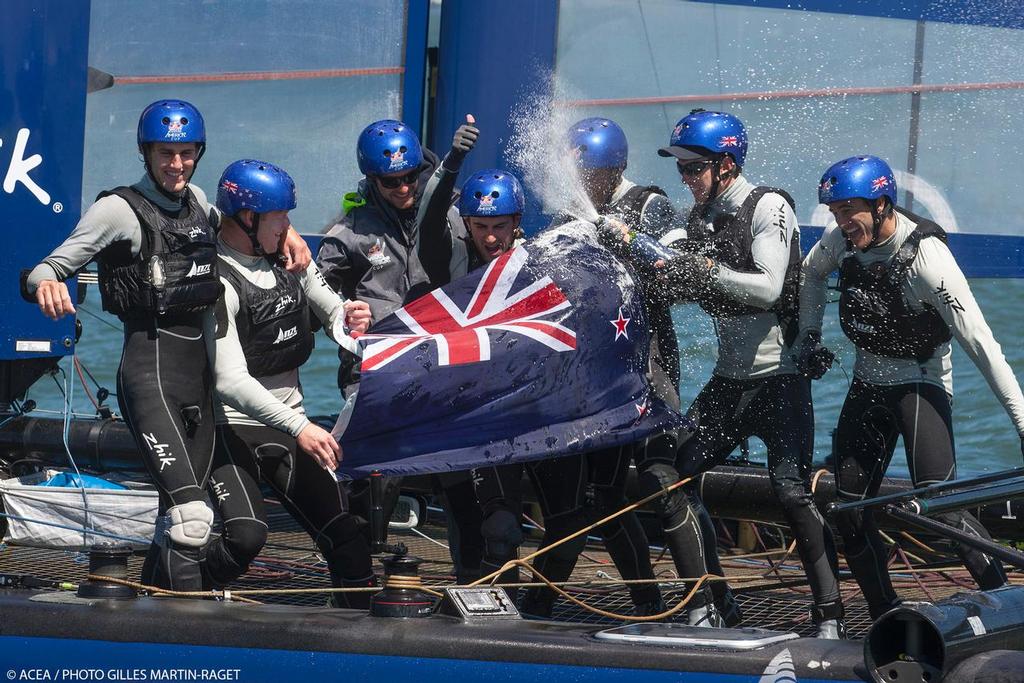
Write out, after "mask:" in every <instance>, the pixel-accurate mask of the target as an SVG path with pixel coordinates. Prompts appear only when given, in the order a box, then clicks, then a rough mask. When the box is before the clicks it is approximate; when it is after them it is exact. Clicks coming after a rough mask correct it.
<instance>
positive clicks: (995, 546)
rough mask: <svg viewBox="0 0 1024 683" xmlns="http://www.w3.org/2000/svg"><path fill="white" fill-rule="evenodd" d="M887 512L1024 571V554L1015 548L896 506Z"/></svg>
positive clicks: (902, 520)
mask: <svg viewBox="0 0 1024 683" xmlns="http://www.w3.org/2000/svg"><path fill="white" fill-rule="evenodd" d="M885 512H886V514H888V515H889V516H891V517H892V518H894V519H897V520H899V521H901V522H904V523H906V524H911V525H913V526H916V527H917V528H919V529H924V530H925V531H931V532H933V533H935V534H936V535H938V536H943V537H946V538H949V539H951V540H953V541H956V542H957V543H962V544H963V545H966V546H970V547H972V548H977V549H978V550H980V551H982V552H983V553H985V554H986V555H991V556H992V557H995V558H998V559H1000V560H1002V561H1003V562H1006V563H1008V564H1012V565H1013V566H1015V567H1020V568H1022V569H1024V553H1022V552H1020V551H1019V550H1014V549H1013V548H1010V547H1008V546H1005V545H1002V544H1001V543H996V542H995V541H990V540H988V539H986V538H982V537H981V536H975V535H974V534H970V533H967V532H966V531H962V530H960V529H957V528H956V527H952V526H950V525H948V524H943V523H942V522H940V521H938V520H937V519H931V518H929V517H924V516H922V515H918V514H915V513H913V512H910V511H909V510H904V509H903V508H900V507H897V506H895V505H887V506H886V507H885Z"/></svg>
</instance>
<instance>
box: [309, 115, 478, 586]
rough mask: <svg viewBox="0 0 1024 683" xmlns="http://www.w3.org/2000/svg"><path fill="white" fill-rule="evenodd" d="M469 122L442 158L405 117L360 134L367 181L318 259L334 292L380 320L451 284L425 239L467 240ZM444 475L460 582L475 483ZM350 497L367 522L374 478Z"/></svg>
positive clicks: (349, 360)
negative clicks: (461, 183) (427, 258)
mask: <svg viewBox="0 0 1024 683" xmlns="http://www.w3.org/2000/svg"><path fill="white" fill-rule="evenodd" d="M471 119H472V117H469V120H468V121H467V123H466V124H464V125H462V126H459V128H458V129H457V130H456V132H455V136H454V139H453V141H452V147H451V150H450V151H449V152H448V154H447V155H446V156H445V158H444V160H443V161H439V160H438V158H437V155H435V154H434V153H433V152H431V151H430V150H428V149H425V148H423V147H421V146H420V141H419V138H418V137H417V136H416V134H415V133H414V132H413V131H412V130H411V129H410V128H409V127H408V126H406V125H405V124H403V123H401V122H399V121H391V120H384V121H377V122H375V123H372V124H370V125H369V126H367V127H366V128H365V129H364V130H363V132H362V133H361V134H360V135H359V140H358V142H357V145H356V157H357V159H358V162H359V170H360V171H361V172H362V173H363V174H364V175H365V177H364V178H363V179H362V180H361V181H359V186H358V188H357V190H356V192H350V193H348V194H346V195H345V197H344V200H343V202H342V214H341V215H340V216H338V217H337V219H336V220H335V221H334V222H333V223H332V225H331V226H330V227H329V228H328V229H327V231H326V233H327V234H326V235H325V236H324V239H323V242H322V243H321V245H320V252H319V253H318V254H317V259H316V262H317V265H318V266H319V267H320V270H321V271H322V272H323V275H324V277H325V278H326V279H327V282H328V284H330V285H331V287H332V288H333V289H334V290H335V291H336V292H338V293H340V294H341V295H342V296H343V297H345V298H347V299H358V300H360V301H365V302H367V303H369V304H370V311H371V313H372V316H373V318H372V319H373V321H374V322H376V321H379V320H381V319H383V318H384V317H386V316H387V315H389V314H390V313H391V312H392V311H394V310H395V309H397V308H399V307H401V306H402V305H403V304H405V303H408V302H410V301H413V300H414V299H417V298H419V297H420V296H422V295H424V294H426V293H427V292H429V291H430V290H432V289H434V288H436V287H439V286H441V285H442V284H444V283H446V282H447V281H448V280H447V277H448V258H447V257H442V258H441V260H440V261H439V262H437V263H433V264H432V263H426V262H424V261H423V260H422V257H421V253H420V250H419V244H420V243H421V240H420V235H422V234H439V233H441V232H442V231H443V230H445V229H446V226H447V225H448V224H449V223H450V224H451V225H452V226H453V227H454V229H455V230H456V232H457V233H458V234H462V224H461V219H460V218H459V215H458V211H457V210H456V209H455V208H454V207H453V206H452V193H453V190H454V189H455V181H456V179H457V177H458V174H459V169H460V167H461V166H462V161H463V159H464V158H465V156H466V154H467V153H468V152H469V151H470V150H471V149H472V148H473V145H474V144H475V143H476V139H477V136H478V134H479V131H478V130H477V129H476V127H475V126H474V125H473V122H472V120H471ZM339 356H340V359H341V364H340V366H339V369H338V386H339V388H340V389H341V392H342V394H343V395H344V396H350V395H351V394H352V392H353V391H355V390H356V388H357V387H358V371H357V359H356V357H355V355H353V354H352V353H349V352H348V351H346V350H345V349H341V350H340V351H339ZM440 479H441V482H442V487H443V488H444V491H445V497H446V498H447V499H448V501H449V504H448V505H446V508H447V511H448V513H449V518H450V520H451V521H453V522H454V524H455V526H454V527H452V528H451V531H452V532H453V534H452V535H450V541H451V548H452V557H453V561H454V563H455V567H456V573H457V575H458V577H459V581H460V582H466V581H471V580H472V579H474V578H476V576H475V572H476V571H477V569H476V567H477V566H478V564H479V554H480V543H479V542H477V537H478V536H479V534H478V533H474V531H473V530H474V528H475V527H476V526H478V524H479V516H478V515H476V514H475V509H474V508H475V505H474V503H473V495H472V485H471V482H470V480H469V477H468V475H466V474H464V473H460V474H453V475H445V476H443V477H440ZM400 482H401V479H400V478H397V477H388V478H387V479H386V489H385V499H386V500H385V516H386V519H390V518H391V514H392V512H393V510H394V506H395V503H396V502H397V500H398V491H399V486H400ZM351 494H352V495H351V503H352V509H353V511H354V512H355V513H356V514H359V515H362V516H364V517H365V516H366V515H367V514H368V509H369V488H368V486H367V484H366V481H365V480H361V481H358V482H355V483H354V484H352V485H351ZM463 548H464V550H465V554H466V555H467V557H466V558H465V559H463V557H462V554H463Z"/></svg>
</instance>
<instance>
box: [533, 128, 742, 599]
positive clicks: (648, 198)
mask: <svg viewBox="0 0 1024 683" xmlns="http://www.w3.org/2000/svg"><path fill="white" fill-rule="evenodd" d="M568 139H569V146H570V149H571V150H572V152H573V158H574V159H575V161H576V168H577V170H578V172H579V176H580V181H581V183H582V185H583V189H584V191H586V193H587V195H588V196H589V197H590V199H591V201H592V202H593V203H594V207H595V209H596V210H597V212H598V214H600V215H602V216H605V215H607V216H614V217H615V218H617V219H619V220H621V221H622V223H624V225H625V227H626V229H627V230H631V231H637V232H640V233H644V234H646V235H649V236H651V237H652V238H653V239H655V240H658V241H660V242H661V243H662V244H668V243H671V242H673V241H675V240H678V239H681V238H683V237H685V235H686V232H685V229H684V226H683V225H682V223H681V221H680V219H679V216H678V215H677V213H676V211H675V209H674V208H673V206H672V203H671V202H670V201H669V199H668V197H666V196H665V192H664V191H663V190H662V189H661V188H659V187H657V186H654V185H638V184H636V183H634V182H632V181H631V180H629V179H628V178H626V177H625V176H624V172H625V170H626V162H627V157H628V151H629V147H628V143H627V141H626V134H625V133H624V132H623V130H622V128H621V127H620V126H619V125H618V124H617V123H615V122H614V121H612V120H611V119H607V118H601V117H593V118H587V119H583V120H582V121H578V122H577V123H575V124H573V126H571V127H570V128H569V132H568ZM638 274H639V273H638ZM640 284H641V285H643V286H644V300H645V302H646V305H647V315H648V320H649V321H650V327H651V355H650V369H649V373H648V376H649V377H650V380H651V383H652V386H653V387H654V389H655V391H657V392H658V393H659V395H660V396H661V397H662V398H663V400H665V401H666V402H667V403H668V404H669V405H672V406H675V407H676V408H677V409H678V408H679V349H678V343H677V340H676V333H675V328H674V326H673V323H672V315H671V313H670V307H671V305H672V304H673V303H674V302H673V301H672V299H671V297H669V296H667V292H666V291H665V288H664V287H661V286H660V283H659V282H656V281H654V280H651V279H649V278H643V277H641V279H640ZM648 285H652V286H648ZM677 447H678V443H677V435H676V433H675V432H670V433H666V434H661V435H658V436H656V437H654V438H650V439H645V440H644V441H642V442H640V443H637V444H632V445H629V446H621V447H617V448H612V449H608V450H604V451H599V452H595V453H589V454H587V457H586V459H587V464H588V479H589V481H590V487H591V489H592V490H593V493H594V496H593V505H592V506H591V508H590V512H591V514H592V516H593V517H594V518H595V519H601V518H604V517H607V516H608V515H610V514H611V513H613V512H616V511H618V510H620V509H622V508H623V507H626V505H627V504H628V500H627V499H626V495H625V490H626V480H627V474H628V472H629V465H630V462H631V460H633V459H640V460H642V459H643V453H645V452H650V453H655V452H662V453H663V455H664V457H665V458H667V459H672V458H674V457H675V456H674V454H675V451H676V449H677ZM599 531H600V533H601V536H602V538H603V540H604V542H605V546H606V547H607V549H608V552H609V554H610V555H611V557H612V559H613V560H614V562H615V565H616V567H617V568H618V570H619V572H620V573H621V574H622V576H623V578H625V579H629V580H637V579H646V580H653V578H654V570H653V567H652V565H651V559H650V552H649V551H648V548H649V543H648V540H647V534H646V533H645V532H644V529H643V526H642V525H641V524H640V521H639V518H638V517H637V516H636V513H627V514H625V515H620V516H618V517H616V518H615V520H614V521H612V522H609V523H608V524H606V525H604V526H602V527H601V528H600V530H599ZM716 588H718V587H716ZM720 588H721V589H722V590H720V591H719V592H720V593H722V600H723V601H726V600H728V598H729V596H728V595H727V594H726V593H725V589H726V588H727V587H726V586H725V584H724V583H722V584H720ZM547 593H548V594H549V595H548V597H549V599H550V598H551V597H552V594H551V592H550V591H547ZM630 596H631V597H632V600H633V604H634V609H635V611H636V612H637V613H638V614H652V613H657V612H660V611H663V603H662V600H661V591H660V590H659V588H658V586H657V584H656V583H654V582H653V581H652V583H648V584H644V583H639V582H638V583H635V584H631V585H630Z"/></svg>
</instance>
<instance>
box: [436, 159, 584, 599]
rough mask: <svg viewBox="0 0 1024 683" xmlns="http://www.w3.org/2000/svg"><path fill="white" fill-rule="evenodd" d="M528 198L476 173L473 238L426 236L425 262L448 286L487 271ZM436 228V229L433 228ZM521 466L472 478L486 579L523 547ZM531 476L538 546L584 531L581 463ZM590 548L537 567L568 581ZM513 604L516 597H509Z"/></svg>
mask: <svg viewBox="0 0 1024 683" xmlns="http://www.w3.org/2000/svg"><path fill="white" fill-rule="evenodd" d="M524 204H525V198H524V195H523V190H522V187H521V186H520V184H519V181H518V180H517V179H516V177H515V176H513V175H512V174H511V173H508V172H506V171H503V170H500V169H487V170H482V171H478V172H476V173H474V174H473V175H472V176H470V178H469V179H468V180H467V181H466V183H465V184H464V185H463V187H462V192H461V194H460V196H459V203H458V206H459V213H460V214H461V216H462V219H463V221H464V222H465V226H466V232H467V233H468V234H465V235H460V234H459V233H458V232H457V231H456V230H455V229H454V226H452V225H447V226H444V228H443V229H442V230H441V231H432V232H427V231H424V233H423V237H424V239H423V241H422V242H421V245H420V252H421V258H422V259H423V261H424V263H429V264H432V265H437V264H440V263H441V262H443V261H445V260H446V259H447V260H448V275H447V276H444V275H443V274H441V273H437V274H436V276H435V277H436V279H437V280H441V281H442V282H443V283H446V282H447V281H448V280H454V279H456V278H459V277H462V276H463V275H465V274H466V273H468V272H469V271H471V270H475V269H477V268H480V267H482V266H485V265H487V264H488V263H490V262H491V261H493V260H494V259H496V258H498V257H499V256H501V255H502V254H504V253H506V252H507V251H509V250H510V249H512V248H514V247H515V246H516V245H518V244H519V243H521V242H522V239H523V234H522V232H521V230H520V229H519V221H520V219H521V218H522V213H523V207H524ZM434 227H435V228H436V226H434ZM523 468H524V465H522V464H514V465H505V466H500V467H485V468H479V469H475V470H473V471H472V477H473V481H472V483H473V486H474V488H475V492H476V496H475V500H476V501H479V505H480V508H482V512H483V522H482V524H481V525H480V533H481V534H482V537H483V541H484V547H483V557H482V561H481V563H480V566H479V574H480V575H487V574H490V573H492V572H494V571H497V570H498V569H500V568H501V567H502V566H504V564H505V563H506V562H508V561H509V560H512V559H514V558H515V557H517V555H518V553H519V546H520V545H521V544H522V542H523V532H522V505H523V499H522V478H523ZM525 468H526V472H527V474H528V475H529V476H530V478H531V480H532V481H533V485H534V488H535V489H536V490H537V494H538V499H539V502H540V506H541V510H542V512H543V514H544V524H545V533H544V539H543V541H542V542H541V545H542V546H544V545H547V544H550V543H553V542H554V541H557V540H559V539H561V538H564V537H565V536H568V535H569V534H571V533H572V532H574V531H576V530H578V529H581V528H583V526H585V525H586V521H587V520H586V515H585V512H584V509H583V504H582V501H583V494H584V490H585V485H586V472H585V468H584V467H583V461H582V460H581V459H580V458H576V457H562V458H554V459H551V460H542V461H538V462H532V463H527V464H526V465H525ZM585 542H586V539H585V538H584V537H580V538H578V539H575V540H574V541H572V542H569V543H566V544H563V545H562V546H560V547H558V548H556V549H554V550H552V551H551V552H549V553H546V554H544V555H542V556H541V557H540V558H538V560H537V564H536V566H537V567H538V569H539V570H540V572H541V573H543V574H544V575H545V576H547V577H549V578H551V579H552V580H554V581H563V580H565V579H567V578H568V577H569V575H570V574H571V573H572V568H573V566H574V565H575V563H576V558H577V556H578V555H579V553H580V551H581V550H582V548H583V544H584V543H585ZM518 575H519V571H518V569H516V568H513V569H510V570H508V571H506V572H505V573H504V574H502V576H501V577H500V580H501V582H502V583H515V582H516V581H517V580H518ZM509 593H510V594H511V595H512V597H513V599H515V598H516V593H517V591H514V590H510V591H509ZM523 610H524V611H526V612H528V613H530V614H534V615H538V616H545V614H543V613H540V614H538V612H537V611H536V610H534V609H533V604H532V602H531V600H530V599H529V598H528V599H527V600H526V601H525V602H524V605H523Z"/></svg>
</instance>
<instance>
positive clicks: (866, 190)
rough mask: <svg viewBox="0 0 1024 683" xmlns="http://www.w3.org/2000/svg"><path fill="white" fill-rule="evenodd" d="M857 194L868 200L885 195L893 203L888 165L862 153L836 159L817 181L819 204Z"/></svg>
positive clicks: (893, 185)
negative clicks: (819, 180) (839, 159)
mask: <svg viewBox="0 0 1024 683" xmlns="http://www.w3.org/2000/svg"><path fill="white" fill-rule="evenodd" d="M856 197H860V198H861V199H866V200H868V201H872V200H874V199H878V198H879V197H888V198H889V201H890V202H892V204H893V205H894V206H895V204H896V176H894V175H893V173H892V169H891V168H889V164H887V163H885V161H883V160H882V159H879V158H878V157H874V156H870V155H865V156H856V157H850V158H848V159H843V160H842V161H838V162H836V163H834V164H832V165H831V166H829V169H828V170H827V171H825V173H824V174H823V175H822V176H821V182H819V183H818V201H819V202H821V203H822V204H830V203H831V202H839V201H843V200H844V199H854V198H856Z"/></svg>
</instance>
